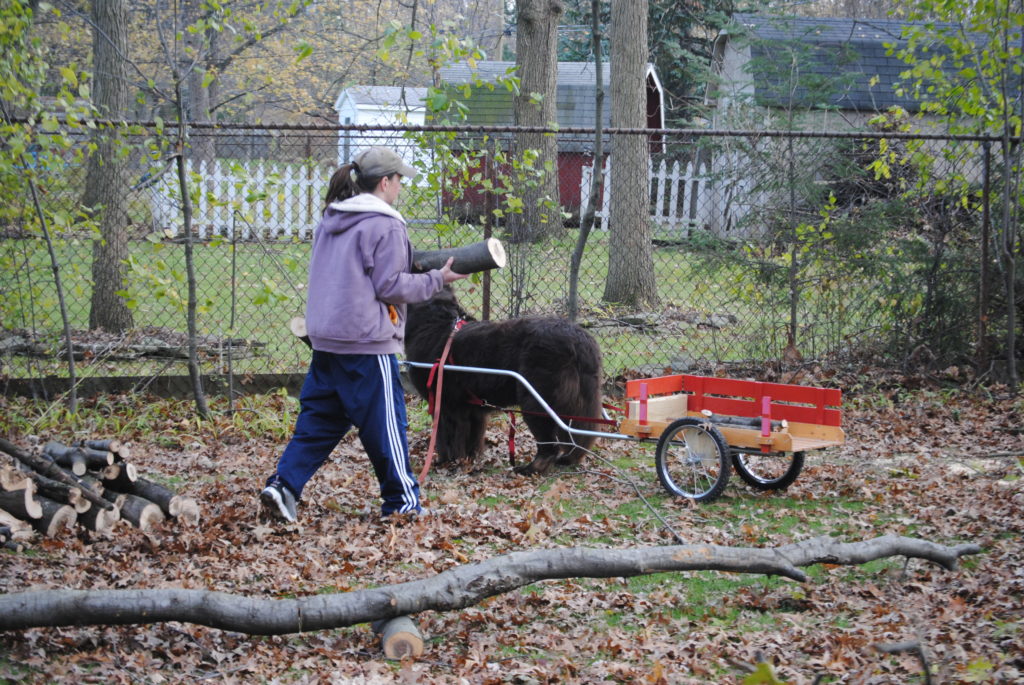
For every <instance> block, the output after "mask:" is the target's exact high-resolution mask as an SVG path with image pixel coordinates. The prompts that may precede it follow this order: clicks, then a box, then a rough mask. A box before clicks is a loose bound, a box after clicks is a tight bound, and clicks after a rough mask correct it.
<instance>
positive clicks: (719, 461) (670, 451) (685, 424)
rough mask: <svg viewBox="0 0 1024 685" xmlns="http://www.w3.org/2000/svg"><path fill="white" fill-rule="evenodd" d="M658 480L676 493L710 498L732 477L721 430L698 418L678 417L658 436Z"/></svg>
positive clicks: (681, 495) (697, 500)
mask: <svg viewBox="0 0 1024 685" xmlns="http://www.w3.org/2000/svg"><path fill="white" fill-rule="evenodd" d="M654 462H655V466H656V467H657V469H658V480H660V481H661V484H662V485H663V486H665V489H666V490H668V491H669V492H670V493H672V494H673V495H675V496H676V497H685V498H687V499H692V500H694V501H696V502H710V501H712V500H714V499H715V498H716V497H718V496H719V495H721V494H722V491H723V490H725V485H726V483H727V482H728V481H729V470H730V469H729V445H728V443H726V441H725V438H724V437H722V433H721V431H719V430H718V429H717V428H715V427H714V426H713V425H711V424H709V423H707V422H705V421H702V420H701V419H696V418H685V419H678V420H676V421H673V422H672V423H670V424H669V426H668V428H666V429H665V432H664V433H662V434H661V438H659V439H658V448H657V451H656V452H655V455H654Z"/></svg>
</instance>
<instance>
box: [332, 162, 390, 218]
mask: <svg viewBox="0 0 1024 685" xmlns="http://www.w3.org/2000/svg"><path fill="white" fill-rule="evenodd" d="M382 178H384V177H383V176H364V175H363V174H361V173H359V165H358V164H356V163H355V162H349V163H348V164H344V165H342V166H341V167H340V168H339V169H338V170H337V171H335V172H334V174H333V175H332V176H331V180H330V182H329V183H328V184H327V195H326V196H325V197H324V205H325V206H324V210H325V211H326V209H327V207H326V205H330V204H331V203H332V202H340V201H341V200H347V199H349V198H350V197H352V196H354V195H358V194H359V193H372V192H373V191H374V189H375V188H376V187H377V184H378V183H380V180H381V179H382Z"/></svg>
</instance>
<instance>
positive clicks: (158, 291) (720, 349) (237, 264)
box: [0, 226, 886, 376]
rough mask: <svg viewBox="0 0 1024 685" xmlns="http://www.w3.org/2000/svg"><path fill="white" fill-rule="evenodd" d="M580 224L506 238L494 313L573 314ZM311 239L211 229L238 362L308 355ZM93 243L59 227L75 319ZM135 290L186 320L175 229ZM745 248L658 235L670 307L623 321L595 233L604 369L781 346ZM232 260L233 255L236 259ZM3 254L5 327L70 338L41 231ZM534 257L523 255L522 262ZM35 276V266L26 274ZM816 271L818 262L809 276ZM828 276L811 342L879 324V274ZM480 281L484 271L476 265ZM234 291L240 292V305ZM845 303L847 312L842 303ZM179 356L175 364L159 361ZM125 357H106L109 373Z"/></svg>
mask: <svg viewBox="0 0 1024 685" xmlns="http://www.w3.org/2000/svg"><path fill="white" fill-rule="evenodd" d="M410 234H411V239H412V241H413V245H414V246H415V247H416V248H417V249H437V248H439V247H445V246H449V245H464V244H468V243H470V242H475V241H478V240H480V239H481V238H482V236H481V235H480V234H479V232H478V230H477V229H475V228H472V227H468V226H467V227H464V228H463V229H462V230H460V231H456V232H454V233H452V234H450V235H446V236H445V237H444V238H443V239H440V238H439V236H438V234H437V232H436V231H434V230H433V229H432V228H419V227H414V228H413V229H412V230H411V232H410ZM575 239H576V236H575V231H568V232H567V233H566V234H565V235H564V236H563V237H560V238H557V239H554V240H552V241H550V242H549V243H546V244H544V245H512V244H509V245H507V246H506V249H507V250H509V251H510V260H509V262H510V265H509V266H507V267H506V268H505V269H503V270H501V271H496V272H492V273H491V316H492V318H507V317H510V316H515V315H519V314H529V313H541V314H556V315H564V314H565V311H566V302H565V300H566V297H567V293H568V286H569V283H568V273H569V259H570V256H571V254H572V251H573V247H574V243H575ZM309 249H310V246H309V243H305V242H298V241H294V240H293V241H287V240H278V241H274V242H270V243H258V242H244V243H242V242H240V243H238V244H237V245H234V246H232V245H231V244H230V243H229V242H226V241H220V240H211V241H206V242H199V243H197V244H195V246H194V252H195V264H196V270H197V280H198V284H197V285H198V295H197V297H198V304H199V311H198V328H199V332H200V334H201V335H211V336H217V337H233V338H242V339H246V340H254V341H258V342H261V343H264V344H265V347H262V348H259V350H258V356H256V357H253V358H244V359H236V360H233V364H232V366H233V368H234V370H235V372H236V373H240V374H244V373H247V372H260V373H277V372H295V371H301V370H302V369H304V368H305V365H306V363H307V361H308V350H306V348H305V346H304V345H302V343H300V342H298V341H297V340H295V339H294V338H293V337H292V336H291V335H290V334H289V333H288V321H289V319H290V318H291V317H293V316H296V315H300V314H302V313H303V311H304V308H305V284H306V278H307V273H306V270H307V263H308V258H309ZM91 250H92V244H91V241H90V240H87V239H80V238H79V239H69V240H63V241H59V243H58V245H57V259H58V262H59V263H60V264H61V265H62V268H63V269H64V273H65V282H67V283H70V284H71V285H70V286H69V287H68V288H67V292H66V293H65V297H66V300H67V306H68V312H69V316H70V319H71V326H72V328H74V329H86V328H88V316H89V307H90V298H91V287H90V279H91V274H90V268H89V265H90V264H91V259H92V257H91ZM129 255H130V260H131V263H132V264H133V265H134V266H133V267H132V269H131V271H130V275H129V288H128V290H129V292H130V293H131V295H130V299H131V301H132V302H133V303H134V306H135V309H134V317H135V325H136V326H137V327H138V328H143V327H163V328H167V329H171V330H173V331H178V332H181V331H184V330H185V314H184V309H185V302H186V282H185V276H184V274H185V264H184V250H183V249H182V247H181V246H180V245H177V244H173V243H155V244H154V243H150V242H148V241H143V240H138V241H133V242H131V243H130V245H129ZM740 257H741V255H740V254H739V253H736V254H731V253H721V252H712V253H702V252H700V251H699V250H695V249H694V248H693V247H692V246H683V245H677V246H673V247H663V248H657V249H655V250H654V251H653V253H652V258H653V262H654V270H655V275H656V282H657V288H658V296H659V298H660V300H661V306H660V311H661V312H662V313H663V314H664V316H660V317H659V320H658V321H657V322H656V323H652V324H650V325H630V324H624V323H623V322H622V321H621V320H620V318H619V315H620V312H618V311H617V310H616V308H615V307H614V306H612V305H610V304H608V303H605V302H603V295H604V288H605V275H606V273H607V265H608V236H607V235H606V234H605V233H604V232H598V233H596V234H595V235H593V236H592V237H591V240H590V241H589V243H588V246H587V251H586V253H585V254H584V258H583V263H582V264H581V268H580V281H579V297H580V305H581V321H582V322H583V323H584V324H585V325H587V326H588V327H589V329H590V331H591V333H592V334H593V335H594V336H595V338H597V340H598V343H599V344H600V346H601V349H602V352H603V355H604V360H605V369H606V370H607V371H608V373H609V375H615V374H617V373H619V372H620V371H621V370H623V369H628V368H636V367H637V366H639V365H641V364H645V363H653V364H668V363H669V362H671V361H672V360H673V359H674V358H676V357H679V356H685V357H688V358H693V359H716V360H722V361H728V360H743V359H774V358H777V357H778V355H779V353H780V351H781V350H782V349H783V348H784V347H785V345H786V340H785V339H784V335H783V334H784V330H785V323H786V321H787V320H788V308H787V306H786V303H787V291H786V288H785V284H779V283H771V284H767V283H764V282H762V281H761V280H759V273H760V272H759V270H758V269H756V268H751V266H750V265H749V264H745V263H743V262H742V261H741V260H740ZM232 260H234V261H232ZM0 262H2V263H5V264H10V265H12V266H13V265H15V264H17V265H22V264H23V265H24V268H19V269H14V268H9V269H3V270H2V273H0V291H2V292H4V293H5V294H4V296H3V297H2V298H0V319H2V322H3V323H2V325H3V328H6V329H14V328H35V329H36V330H39V331H46V332H48V333H49V335H50V337H51V338H52V345H53V346H59V343H58V342H57V341H58V338H59V332H60V330H61V322H60V317H59V310H58V307H57V296H56V292H55V289H54V287H53V285H52V278H51V277H50V276H49V275H48V274H49V273H50V267H49V257H48V255H47V252H46V249H45V246H44V244H43V242H42V241H41V240H14V239H12V240H6V241H3V244H2V245H0ZM516 264H525V265H526V266H525V267H522V268H519V270H518V271H517V270H516V269H517V267H515V266H513V265H516ZM29 276H31V277H29ZM810 276H812V274H807V278H808V280H813V279H810ZM828 277H829V278H828V282H829V283H833V284H835V285H834V288H835V290H836V291H837V292H838V293H840V294H841V297H842V298H843V299H844V301H848V302H846V303H845V305H844V306H843V307H842V308H839V309H837V307H836V302H835V298H836V297H837V295H836V294H835V293H833V294H831V295H830V294H829V293H825V292H815V293H814V297H811V296H810V295H808V296H807V297H804V298H802V299H801V301H800V303H799V315H800V320H801V325H802V333H801V336H802V337H801V351H802V352H803V353H804V354H805V356H808V355H810V356H818V355H821V354H822V353H823V352H825V351H827V350H828V349H831V347H832V346H834V345H838V344H846V343H847V342H848V337H849V336H850V335H855V334H857V333H858V332H859V331H862V330H867V329H875V328H878V327H879V326H880V325H882V324H883V323H886V322H880V321H878V317H879V316H880V313H879V312H878V310H877V308H872V307H867V306H864V307H863V308H861V309H855V308H854V307H853V305H854V304H858V303H867V302H870V297H869V295H870V293H871V292H873V291H874V290H875V289H876V287H877V286H876V284H873V283H870V282H864V281H863V278H861V279H860V280H854V279H852V278H850V279H845V280H844V279H843V277H842V275H841V274H837V273H832V272H830V273H829V274H828ZM477 281H479V279H477ZM483 290H484V289H483V288H482V287H480V285H479V283H478V284H477V285H472V284H469V283H467V284H461V285H460V286H458V291H459V294H460V300H461V301H462V303H463V305H464V306H465V307H466V309H467V310H469V311H470V312H471V313H472V314H474V315H475V316H477V317H480V316H481V315H482V312H483V306H482V305H483V302H482V296H483ZM232 294H234V304H233V308H234V310H232ZM840 310H841V311H842V312H844V317H843V318H842V320H838V319H837V317H836V312H837V311H840ZM167 365H169V367H170V368H169V369H168V370H164V369H163V368H162V367H164V366H167ZM225 367H226V359H225V358H224V356H223V355H220V354H213V355H211V356H210V357H209V358H207V359H205V360H204V372H207V373H211V372H214V373H224V372H226V368H225ZM10 369H11V371H10V373H12V374H13V375H15V376H31V375H39V374H46V373H56V374H62V373H64V371H63V364H62V362H61V361H60V360H59V359H58V358H47V359H45V360H39V359H35V360H29V359H27V358H22V357H16V358H13V359H12V360H11V363H10ZM114 369H116V372H117V373H116V375H124V376H128V375H152V374H154V373H161V374H163V373H181V372H182V369H184V364H183V362H181V361H175V360H171V361H169V362H167V361H155V360H152V359H149V360H139V361H118V362H116V364H115V365H114ZM114 369H103V370H97V372H98V373H102V374H103V375H108V374H110V373H111V371H112V370H114Z"/></svg>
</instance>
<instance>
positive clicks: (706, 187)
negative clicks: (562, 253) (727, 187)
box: [580, 158, 714, 237]
mask: <svg viewBox="0 0 1024 685" xmlns="http://www.w3.org/2000/svg"><path fill="white" fill-rule="evenodd" d="M610 162H611V158H606V159H605V162H604V188H605V189H607V188H611V187H612V166H611V164H610ZM649 173H650V179H651V192H650V196H651V220H652V221H654V222H656V223H657V224H658V225H659V227H660V228H661V229H662V232H667V233H672V234H678V235H679V237H685V236H686V235H688V233H689V231H690V230H691V229H694V228H700V229H713V226H714V222H713V221H712V216H711V210H712V208H713V207H714V203H713V201H712V197H711V184H710V183H709V180H708V178H707V177H706V176H703V175H701V174H700V173H698V172H697V170H696V168H695V167H694V164H693V162H688V163H686V164H685V165H680V163H679V161H678V160H677V161H674V162H672V163H671V164H669V163H668V162H667V161H666V160H664V159H663V160H661V162H660V163H659V164H658V167H657V169H655V168H654V166H653V165H652V166H651V167H650V169H649ZM593 174H594V167H593V166H584V167H583V170H582V175H581V176H582V178H581V181H580V211H581V212H583V211H585V210H586V207H587V202H588V201H589V200H590V183H591V179H592V178H593ZM610 195H611V193H609V192H607V191H605V192H602V193H601V203H600V206H599V207H598V208H597V211H596V212H595V217H596V218H597V219H600V220H601V223H600V228H604V227H606V226H607V219H608V207H609V198H610Z"/></svg>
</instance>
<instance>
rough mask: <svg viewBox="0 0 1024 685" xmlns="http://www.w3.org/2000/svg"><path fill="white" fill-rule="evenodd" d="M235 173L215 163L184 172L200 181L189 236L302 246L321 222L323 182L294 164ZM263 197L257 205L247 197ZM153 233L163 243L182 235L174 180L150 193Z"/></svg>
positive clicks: (256, 165)
mask: <svg viewBox="0 0 1024 685" xmlns="http://www.w3.org/2000/svg"><path fill="white" fill-rule="evenodd" d="M236 168H237V169H238V170H239V173H237V174H236V173H234V172H233V169H232V168H230V167H228V166H227V165H226V164H223V163H222V162H220V161H219V160H213V161H212V162H210V163H207V162H202V163H200V164H198V165H197V164H195V163H194V162H192V161H191V160H190V161H189V163H188V166H187V170H188V172H189V175H190V177H191V175H192V173H193V172H195V173H196V175H197V176H198V177H199V178H200V179H202V181H201V183H202V187H201V189H200V191H201V192H199V193H198V197H197V199H196V202H195V203H194V206H193V210H192V216H193V230H195V231H196V235H197V236H198V237H199V239H200V240H208V239H210V238H212V237H213V236H214V235H221V236H224V237H226V238H229V239H231V238H232V237H233V234H236V233H237V235H238V238H239V239H241V240H253V239H261V240H274V239H278V238H291V237H293V236H295V237H298V238H299V239H300V240H306V239H308V238H309V237H310V236H311V235H312V231H313V228H315V227H316V223H317V222H318V221H319V220H320V209H321V205H320V202H321V200H320V198H322V197H323V193H324V192H325V191H326V183H327V182H326V179H321V178H319V177H318V175H317V173H316V171H317V170H314V171H313V173H312V175H311V174H310V172H309V171H307V170H306V169H305V168H300V167H298V166H296V165H295V164H283V163H282V164H276V163H273V162H263V163H260V162H245V163H242V164H240V165H239V166H238V167H236ZM261 191H262V192H265V193H266V196H265V197H263V198H261V199H256V200H252V201H250V200H248V199H247V198H248V196H249V195H251V194H257V193H259V192H261ZM149 200H150V210H151V213H152V222H153V224H152V227H153V230H154V231H156V232H159V233H161V234H163V235H165V236H166V237H169V238H174V237H179V236H181V235H182V230H183V227H182V218H181V193H180V192H179V190H178V181H177V176H176V175H175V174H172V173H166V174H164V176H163V177H162V178H160V180H159V181H157V182H156V183H154V184H153V185H152V186H151V187H150V190H149Z"/></svg>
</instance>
